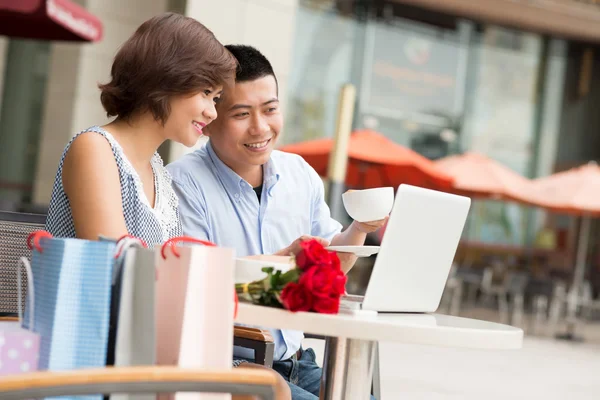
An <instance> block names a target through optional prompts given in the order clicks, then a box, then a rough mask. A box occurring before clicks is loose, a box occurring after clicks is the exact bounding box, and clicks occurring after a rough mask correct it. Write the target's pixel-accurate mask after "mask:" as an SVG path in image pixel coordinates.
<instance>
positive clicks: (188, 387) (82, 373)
mask: <svg viewBox="0 0 600 400" xmlns="http://www.w3.org/2000/svg"><path fill="white" fill-rule="evenodd" d="M276 383H277V377H276V372H275V371H269V370H264V371H263V370H256V369H246V368H244V369H239V368H236V369H233V370H222V371H221V370H215V371H210V370H196V369H182V368H177V367H164V366H153V367H114V368H113V367H108V368H101V369H85V370H77V371H65V372H62V371H61V372H50V371H44V372H32V373H27V374H18V375H11V376H5V377H2V378H0V398H1V399H2V400H17V399H18V400H22V399H29V398H41V397H54V396H79V395H93V394H115V393H128V394H134V393H173V392H197V393H231V394H238V395H249V396H259V397H260V398H261V399H264V400H274V399H275V387H276Z"/></svg>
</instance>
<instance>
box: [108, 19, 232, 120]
mask: <svg viewBox="0 0 600 400" xmlns="http://www.w3.org/2000/svg"><path fill="white" fill-rule="evenodd" d="M236 67H237V61H236V59H235V58H234V57H233V56H232V55H231V54H230V53H229V51H228V50H227V49H225V47H224V46H223V45H222V44H221V43H220V42H219V41H218V40H217V39H216V38H215V36H214V34H213V33H212V32H211V31H210V30H209V29H208V28H206V27H205V26H204V25H202V24H201V23H200V22H198V21H197V20H195V19H193V18H189V17H185V16H183V15H180V14H175V13H165V14H162V15H159V16H156V17H153V18H151V19H149V20H148V21H146V22H144V23H143V24H142V25H140V27H139V28H138V29H137V30H136V31H135V33H134V34H133V35H132V36H131V37H130V38H129V39H128V40H127V41H126V42H125V43H124V44H123V46H121V48H120V49H119V51H118V52H117V55H116V56H115V59H114V61H113V65H112V69H111V76H112V80H111V81H110V82H109V83H106V84H101V85H99V87H100V89H101V91H102V93H101V94H100V101H101V102H102V106H103V107H104V109H105V110H106V114H107V116H109V117H113V116H116V117H118V118H121V119H128V118H130V117H131V116H132V115H134V114H136V113H138V112H147V111H150V112H151V113H152V114H153V116H154V118H155V119H156V120H157V121H161V122H162V123H163V124H164V123H165V122H166V120H167V119H168V118H169V114H170V111H171V110H170V107H169V100H170V98H171V97H172V96H176V95H187V94H194V93H198V92H200V91H202V90H204V89H208V88H212V87H217V86H219V85H224V84H226V83H228V82H230V81H231V80H233V78H234V75H235V70H236Z"/></svg>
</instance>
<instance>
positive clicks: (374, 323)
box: [236, 303, 523, 400]
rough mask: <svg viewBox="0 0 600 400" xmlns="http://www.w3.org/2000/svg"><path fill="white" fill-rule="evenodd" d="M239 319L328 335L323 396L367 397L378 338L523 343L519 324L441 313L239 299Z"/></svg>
mask: <svg viewBox="0 0 600 400" xmlns="http://www.w3.org/2000/svg"><path fill="white" fill-rule="evenodd" d="M236 322H239V323H241V324H248V325H257V326H262V327H269V328H274V329H294V330H300V331H303V332H305V333H311V334H315V335H322V336H326V337H328V339H327V344H326V348H325V360H324V363H323V378H322V379H323V380H322V381H321V393H320V398H321V399H322V400H330V399H331V400H333V399H335V400H338V399H340V400H341V399H344V400H355V399H356V400H358V399H360V400H365V399H368V398H369V397H368V396H369V393H370V389H371V381H372V378H373V367H374V356H375V344H376V343H377V342H379V341H390V342H401V343H406V344H422V345H434V346H446V347H464V348H474V349H518V348H521V346H522V344H523V331H522V330H521V329H518V328H515V327H512V326H508V325H502V324H497V323H493V322H486V321H479V320H474V319H467V318H460V317H453V316H448V315H440V314H388V313H386V314H377V313H368V312H364V313H361V312H359V313H358V314H354V315H352V314H338V315H326V314H317V313H306V312H299V313H291V312H288V311H285V310H281V309H276V308H270V307H262V306H256V305H252V304H245V303H240V305H239V309H238V315H237V318H236Z"/></svg>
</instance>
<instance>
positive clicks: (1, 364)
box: [0, 257, 40, 376]
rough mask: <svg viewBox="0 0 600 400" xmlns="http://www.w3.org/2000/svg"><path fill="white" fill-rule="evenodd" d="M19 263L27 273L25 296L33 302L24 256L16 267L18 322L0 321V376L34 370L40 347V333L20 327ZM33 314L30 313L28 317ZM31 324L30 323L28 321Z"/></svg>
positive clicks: (29, 274)
mask: <svg viewBox="0 0 600 400" xmlns="http://www.w3.org/2000/svg"><path fill="white" fill-rule="evenodd" d="M21 265H24V266H25V270H26V273H27V283H28V288H27V296H28V297H30V298H31V299H30V301H31V302H32V303H33V302H34V299H33V296H34V291H33V281H32V279H31V266H30V265H29V261H28V260H27V259H26V258H24V257H23V258H21V260H20V264H19V267H18V268H17V291H18V308H19V322H8V321H3V322H0V376H5V375H15V374H22V373H26V372H32V371H36V370H37V367H38V357H39V349H40V335H38V334H36V333H34V332H32V331H30V330H27V329H25V328H23V327H22V325H21V321H23V318H22V304H21V299H22V296H21V288H22V286H21ZM32 317H33V314H32V315H30V318H32ZM30 324H31V323H30Z"/></svg>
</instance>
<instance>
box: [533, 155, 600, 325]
mask: <svg viewBox="0 0 600 400" xmlns="http://www.w3.org/2000/svg"><path fill="white" fill-rule="evenodd" d="M533 184H534V188H535V190H536V191H537V192H538V193H539V194H540V195H541V196H544V197H547V198H551V199H552V201H553V203H555V204H554V205H553V206H552V207H549V209H550V210H551V211H554V212H558V213H563V214H570V215H576V216H581V225H580V228H579V244H578V247H577V261H576V263H575V273H574V275H573V283H572V285H571V296H569V315H570V317H574V315H575V310H576V306H577V305H576V304H575V301H574V300H575V298H574V297H575V296H576V293H577V290H578V289H579V288H580V287H581V285H582V284H583V279H584V276H585V263H586V258H587V249H588V241H589V237H590V225H591V219H592V218H593V217H597V216H600V167H598V165H597V164H596V163H595V162H590V163H588V164H587V165H582V166H580V167H576V168H572V169H570V170H567V171H564V172H558V173H556V174H553V175H550V176H547V177H544V178H538V179H536V180H534V181H533Z"/></svg>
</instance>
